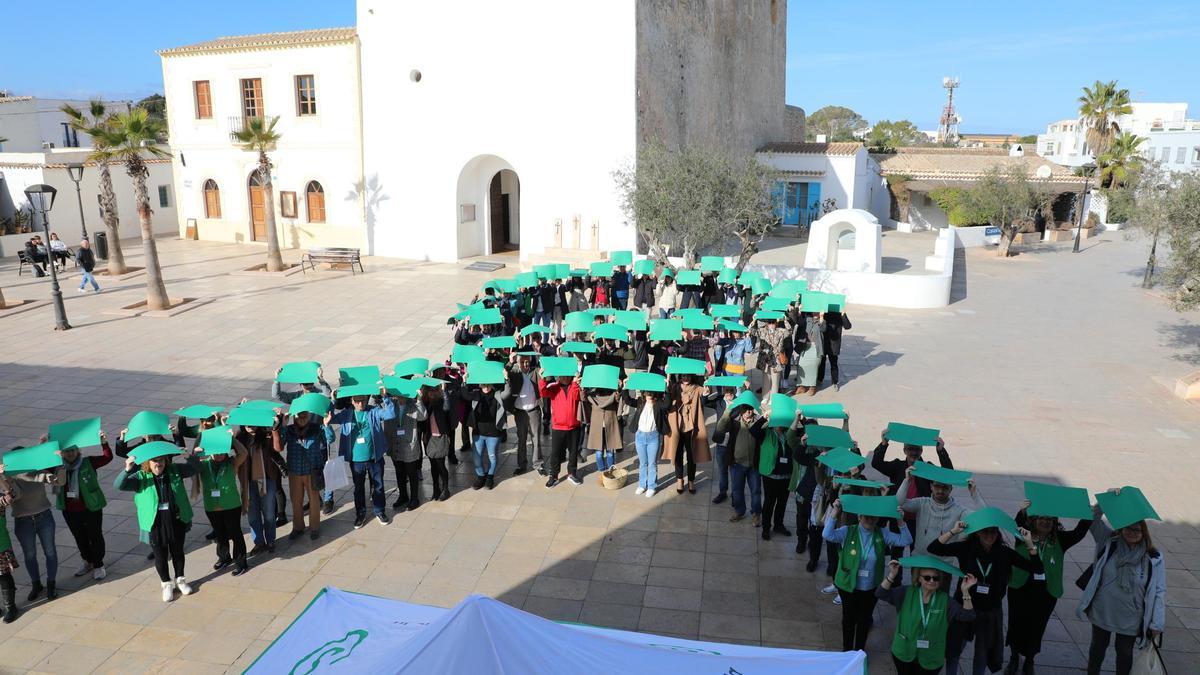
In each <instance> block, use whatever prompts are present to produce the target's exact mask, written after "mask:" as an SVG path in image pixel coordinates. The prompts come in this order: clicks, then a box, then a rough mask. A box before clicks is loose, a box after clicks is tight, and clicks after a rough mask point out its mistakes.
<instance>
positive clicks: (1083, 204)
mask: <svg viewBox="0 0 1200 675" xmlns="http://www.w3.org/2000/svg"><path fill="white" fill-rule="evenodd" d="M1080 168H1081V169H1083V171H1084V174H1083V176H1084V178H1083V193H1082V194H1081V195H1080V196H1079V226H1078V227H1076V228H1075V245H1074V246H1073V247H1071V252H1072V253H1079V239H1080V237H1081V236H1082V235H1083V222H1084V218H1085V217H1086V215H1087V193H1088V187H1089V186H1090V185H1091V182H1092V173H1093V170H1094V169H1095V168H1096V165H1095V164H1093V163H1091V162H1088V163H1087V164H1084V165H1083V166H1081V167H1080Z"/></svg>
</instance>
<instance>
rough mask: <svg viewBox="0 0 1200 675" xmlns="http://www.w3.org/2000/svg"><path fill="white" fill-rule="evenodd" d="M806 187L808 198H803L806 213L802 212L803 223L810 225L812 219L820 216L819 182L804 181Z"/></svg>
mask: <svg viewBox="0 0 1200 675" xmlns="http://www.w3.org/2000/svg"><path fill="white" fill-rule="evenodd" d="M805 185H806V186H807V187H808V191H807V192H808V199H806V200H805V202H806V206H807V207H808V208H807V209H806V211H807V212H806V213H805V214H804V224H805V225H812V223H813V221H814V220H816V219H818V218H820V217H821V184H820V183H806V184H805Z"/></svg>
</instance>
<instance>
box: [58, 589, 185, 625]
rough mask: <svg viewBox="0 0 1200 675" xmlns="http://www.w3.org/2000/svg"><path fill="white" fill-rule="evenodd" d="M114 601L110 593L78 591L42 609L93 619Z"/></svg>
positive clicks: (62, 614)
mask: <svg viewBox="0 0 1200 675" xmlns="http://www.w3.org/2000/svg"><path fill="white" fill-rule="evenodd" d="M160 592H161V589H160ZM160 600H161V597H160ZM116 601H117V599H116V598H115V597H113V596H111V595H102V594H100V593H94V592H90V591H80V592H76V593H68V594H66V595H61V596H59V598H58V599H57V600H55V601H54V602H50V603H46V604H45V605H44V606H43V609H44V610H45V611H47V612H50V613H51V614H58V615H60V616H74V617H78V618H81V619H94V618H96V617H98V616H100V615H101V614H102V613H104V610H106V609H108V608H109V607H110V606H112V604H113V603H114V602H116Z"/></svg>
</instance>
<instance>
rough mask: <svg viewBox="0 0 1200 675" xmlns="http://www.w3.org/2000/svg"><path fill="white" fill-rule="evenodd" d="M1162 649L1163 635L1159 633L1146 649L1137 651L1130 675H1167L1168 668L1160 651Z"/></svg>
mask: <svg viewBox="0 0 1200 675" xmlns="http://www.w3.org/2000/svg"><path fill="white" fill-rule="evenodd" d="M1161 647H1162V634H1161V633H1159V635H1158V637H1157V638H1155V639H1154V640H1150V641H1149V642H1147V643H1146V646H1145V647H1143V648H1141V649H1135V650H1134V652H1133V665H1132V667H1131V668H1130V669H1129V675H1167V667H1166V665H1164V664H1163V660H1162V654H1160V653H1159V651H1158V650H1159V649H1160V648H1161Z"/></svg>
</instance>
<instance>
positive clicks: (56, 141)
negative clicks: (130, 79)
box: [0, 94, 129, 152]
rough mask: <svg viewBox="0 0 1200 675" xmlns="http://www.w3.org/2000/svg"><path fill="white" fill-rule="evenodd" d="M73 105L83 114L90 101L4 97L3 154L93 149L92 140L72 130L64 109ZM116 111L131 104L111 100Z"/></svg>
mask: <svg viewBox="0 0 1200 675" xmlns="http://www.w3.org/2000/svg"><path fill="white" fill-rule="evenodd" d="M64 105H70V106H73V107H75V108H78V109H80V110H83V111H87V109H88V105H89V104H88V101H81V100H72V99H60V98H37V97H34V96H4V95H2V94H0V138H3V139H8V140H5V141H0V152H41V151H42V150H50V149H54V148H90V147H91V146H92V139H91V138H90V137H89V136H88V135H87V134H85V133H83V132H80V131H76V130H74V129H72V128H71V125H70V118H68V117H67V116H66V114H64V113H63V112H62V110H61V108H62V106H64ZM106 105H107V106H109V108H110V109H112V108H121V109H127V106H128V105H129V103H128V102H127V101H116V102H113V101H109V102H106Z"/></svg>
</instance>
